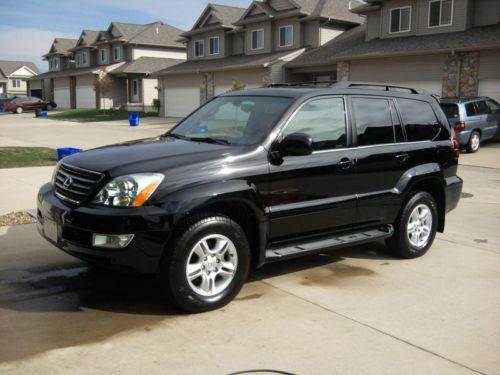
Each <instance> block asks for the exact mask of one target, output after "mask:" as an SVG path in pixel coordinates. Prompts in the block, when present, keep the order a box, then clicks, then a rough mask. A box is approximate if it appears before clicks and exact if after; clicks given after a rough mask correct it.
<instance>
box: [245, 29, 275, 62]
mask: <svg viewBox="0 0 500 375" xmlns="http://www.w3.org/2000/svg"><path fill="white" fill-rule="evenodd" d="M259 29H264V48H263V49H258V50H253V49H252V31H253V30H259ZM271 31H272V28H271V22H270V21H267V22H256V23H253V24H251V25H248V26H247V29H246V32H245V34H246V37H245V53H246V54H247V55H255V54H259V53H269V52H271V51H272V45H271V43H272V38H271Z"/></svg>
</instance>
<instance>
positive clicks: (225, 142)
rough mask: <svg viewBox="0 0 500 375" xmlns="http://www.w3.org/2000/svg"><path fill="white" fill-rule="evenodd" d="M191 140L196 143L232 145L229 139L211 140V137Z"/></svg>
mask: <svg viewBox="0 0 500 375" xmlns="http://www.w3.org/2000/svg"><path fill="white" fill-rule="evenodd" d="M189 139H190V140H192V141H194V142H206V143H215V144H218V145H229V144H230V143H231V142H229V141H228V140H227V139H220V138H211V137H200V138H197V137H192V138H189Z"/></svg>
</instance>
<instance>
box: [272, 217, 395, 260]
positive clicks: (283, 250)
mask: <svg viewBox="0 0 500 375" xmlns="http://www.w3.org/2000/svg"><path fill="white" fill-rule="evenodd" d="M393 233H394V227H393V226H392V225H385V226H383V227H381V228H378V229H370V230H365V231H362V232H356V233H350V234H344V235H340V236H339V235H337V236H331V237H327V238H322V239H320V240H315V241H311V242H303V243H299V244H296V245H288V246H284V247H276V248H271V249H267V250H266V260H265V261H266V263H270V262H276V261H279V260H285V259H290V258H295V257H300V256H303V255H308V254H314V253H319V252H322V251H324V250H325V249H335V248H339V247H345V246H352V245H359V244H362V243H365V242H371V241H375V240H379V239H383V238H388V237H391V236H392V234H393Z"/></svg>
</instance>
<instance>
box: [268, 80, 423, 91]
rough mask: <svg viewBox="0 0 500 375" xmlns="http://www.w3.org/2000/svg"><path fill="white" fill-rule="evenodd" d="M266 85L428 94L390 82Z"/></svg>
mask: <svg viewBox="0 0 500 375" xmlns="http://www.w3.org/2000/svg"><path fill="white" fill-rule="evenodd" d="M264 87H323V88H325V87H326V88H330V87H331V88H352V89H354V88H364V89H370V88H373V89H378V90H384V91H406V92H409V93H411V94H428V92H427V91H425V90H417V89H414V88H412V87H405V86H397V85H391V84H388V83H377V82H363V81H305V82H289V83H271V84H268V85H266V86H264Z"/></svg>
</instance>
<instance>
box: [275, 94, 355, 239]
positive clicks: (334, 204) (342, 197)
mask: <svg viewBox="0 0 500 375" xmlns="http://www.w3.org/2000/svg"><path fill="white" fill-rule="evenodd" d="M346 105H347V103H346V98H344V97H342V96H324V97H318V98H314V99H310V100H308V101H306V102H305V103H304V104H302V106H301V107H299V109H298V110H297V111H296V112H295V113H294V114H293V115H292V116H291V118H290V120H289V122H288V124H287V125H286V127H285V129H284V131H283V133H282V137H285V136H287V135H289V134H292V133H307V134H309V135H310V136H311V137H312V139H313V142H314V143H313V145H314V151H313V153H312V154H311V155H306V156H285V157H284V158H283V162H282V163H281V164H280V165H273V164H271V165H270V182H269V193H268V194H267V200H268V201H267V202H266V206H267V207H268V212H269V218H270V239H271V241H272V242H279V241H280V240H284V239H292V238H294V237H295V238H298V237H305V236H309V235H316V234H322V233H326V232H331V231H338V230H342V229H344V228H346V227H349V226H352V225H353V224H354V223H355V221H356V196H355V191H354V189H353V181H354V178H355V165H354V150H353V149H352V148H349V142H350V135H349V131H348V129H349V127H348V121H347V120H348V118H347V115H346V114H347V113H346Z"/></svg>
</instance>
